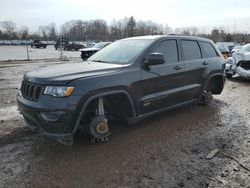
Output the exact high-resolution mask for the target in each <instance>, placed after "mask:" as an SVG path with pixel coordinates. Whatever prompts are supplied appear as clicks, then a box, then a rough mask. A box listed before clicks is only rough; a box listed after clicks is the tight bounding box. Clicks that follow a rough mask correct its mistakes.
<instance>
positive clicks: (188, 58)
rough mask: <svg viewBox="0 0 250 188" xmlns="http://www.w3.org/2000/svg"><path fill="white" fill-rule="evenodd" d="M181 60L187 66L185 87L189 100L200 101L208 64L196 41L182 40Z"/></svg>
mask: <svg viewBox="0 0 250 188" xmlns="http://www.w3.org/2000/svg"><path fill="white" fill-rule="evenodd" d="M180 48H181V58H182V60H183V63H184V64H185V69H186V71H185V80H184V82H185V85H186V87H187V88H188V90H187V91H186V98H187V100H189V101H190V100H193V99H198V98H199V97H200V91H201V89H202V83H203V79H204V78H203V73H204V72H205V71H206V68H207V62H206V61H205V60H203V59H202V55H201V49H200V46H199V44H198V42H197V41H196V40H186V39H181V40H180Z"/></svg>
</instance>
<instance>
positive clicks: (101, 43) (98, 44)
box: [93, 42, 109, 48]
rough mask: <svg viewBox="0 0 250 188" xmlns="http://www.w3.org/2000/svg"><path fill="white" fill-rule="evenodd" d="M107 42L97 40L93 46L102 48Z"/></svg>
mask: <svg viewBox="0 0 250 188" xmlns="http://www.w3.org/2000/svg"><path fill="white" fill-rule="evenodd" d="M108 44H109V43H108V42H99V43H97V44H95V45H94V46H93V48H104V47H105V46H106V45H108Z"/></svg>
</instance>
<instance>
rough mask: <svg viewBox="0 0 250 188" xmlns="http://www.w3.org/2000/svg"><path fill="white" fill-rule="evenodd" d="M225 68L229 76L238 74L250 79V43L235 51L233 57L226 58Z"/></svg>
mask: <svg viewBox="0 0 250 188" xmlns="http://www.w3.org/2000/svg"><path fill="white" fill-rule="evenodd" d="M225 70H226V76H227V77H228V78H231V77H232V76H233V75H235V74H238V75H239V76H241V77H244V78H247V79H250V44H246V45H244V46H243V47H242V49H241V50H240V51H239V52H235V53H233V55H232V57H230V58H228V59H227V60H226V69H225Z"/></svg>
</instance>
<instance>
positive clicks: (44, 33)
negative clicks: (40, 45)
mask: <svg viewBox="0 0 250 188" xmlns="http://www.w3.org/2000/svg"><path fill="white" fill-rule="evenodd" d="M38 32H39V35H41V36H42V38H43V40H47V39H48V27H47V26H46V25H40V26H39V27H38Z"/></svg>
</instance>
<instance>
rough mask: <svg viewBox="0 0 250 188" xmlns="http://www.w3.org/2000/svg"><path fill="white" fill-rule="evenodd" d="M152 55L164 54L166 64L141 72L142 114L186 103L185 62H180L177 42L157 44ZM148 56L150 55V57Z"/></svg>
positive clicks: (167, 41)
mask: <svg viewBox="0 0 250 188" xmlns="http://www.w3.org/2000/svg"><path fill="white" fill-rule="evenodd" d="M151 53H162V54H163V55H164V60H165V63H163V64H160V65H152V66H150V67H149V69H142V70H141V87H140V89H141V93H142V95H141V96H142V98H141V100H140V104H141V109H142V113H143V114H146V113H149V112H153V111H157V110H160V109H163V108H167V107H171V106H174V105H177V104H180V103H183V102H185V100H186V99H185V95H184V93H183V89H185V84H184V83H185V81H184V79H185V78H184V74H183V73H184V72H185V67H184V64H183V62H181V61H179V55H178V45H177V41H176V40H173V39H172V40H170V39H169V40H164V41H161V42H159V43H158V44H156V46H155V47H154V48H153V50H151V52H150V53H149V54H151ZM149 54H148V55H149Z"/></svg>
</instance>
